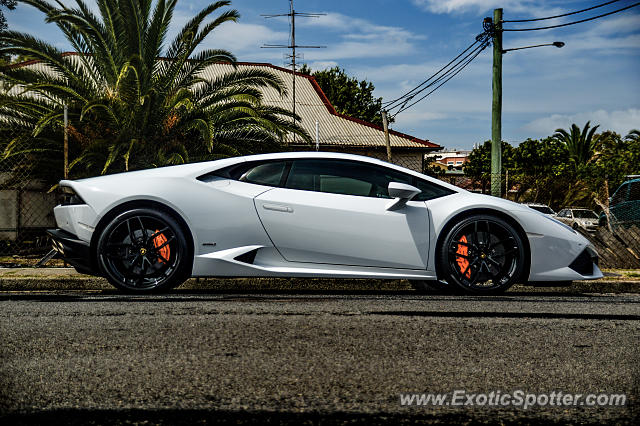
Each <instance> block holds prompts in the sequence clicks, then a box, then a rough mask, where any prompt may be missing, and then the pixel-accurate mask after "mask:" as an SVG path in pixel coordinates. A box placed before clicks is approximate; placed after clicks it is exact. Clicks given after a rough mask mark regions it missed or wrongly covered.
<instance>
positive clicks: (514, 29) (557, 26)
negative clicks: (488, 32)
mask: <svg viewBox="0 0 640 426" xmlns="http://www.w3.org/2000/svg"><path fill="white" fill-rule="evenodd" d="M638 5H640V2H638V3H634V4H632V5H630V6H627V7H623V8H622V9H618V10H614V11H613V12H608V13H603V14H602V15H598V16H594V17H592V18H587V19H582V20H580V21H575V22H568V23H566V24H559V25H550V26H548V27H538V28H504V29H503V30H502V31H537V30H548V29H551V28H560V27H566V26H569V25H575V24H581V23H583V22H588V21H593V20H594V19H598V18H603V17H605V16H609V15H613V14H614V13H618V12H622V11H624V10H627V9H631V8H632V7H636V6H638Z"/></svg>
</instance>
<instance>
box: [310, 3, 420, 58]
mask: <svg viewBox="0 0 640 426" xmlns="http://www.w3.org/2000/svg"><path fill="white" fill-rule="evenodd" d="M299 25H300V26H305V27H308V28H311V29H313V28H315V29H321V30H323V31H331V32H334V33H337V35H338V37H339V39H340V41H338V42H337V43H332V44H331V45H330V46H329V47H328V48H327V49H322V50H317V51H313V52H309V53H308V56H309V57H310V58H313V59H314V60H320V61H335V60H338V59H353V58H380V57H389V56H400V55H405V54H408V53H411V52H413V51H415V46H414V41H416V40H424V39H426V37H425V36H424V35H419V34H415V33H413V32H411V31H409V30H406V29H404V28H402V27H397V26H389V25H378V24H375V23H372V22H370V21H368V20H366V19H361V18H353V17H350V16H346V15H343V14H340V13H327V14H326V15H325V16H321V17H319V18H318V19H308V20H305V21H303V22H302V23H300V24H299Z"/></svg>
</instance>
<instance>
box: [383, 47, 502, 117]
mask: <svg viewBox="0 0 640 426" xmlns="http://www.w3.org/2000/svg"><path fill="white" fill-rule="evenodd" d="M489 44H491V43H489V42H488V41H485V42H484V43H483V44H481V45H480V46H479V48H477V49H474V51H475V54H473V53H472V55H473V56H471V58H470V59H468V60H467V61H466V62H464V63H463V64H462V66H460V67H459V68H458V69H457V70H456V71H455V72H454V73H453V74H450V76H449V77H448V78H447V79H446V80H445V81H443V82H442V83H440V84H439V85H438V86H437V87H436V88H434V89H433V90H431V91H430V92H429V93H427V94H426V95H424V96H422V97H420V98H419V99H417V100H416V101H415V102H413V103H411V104H409V105H403V106H402V108H400V109H399V110H398V111H397V112H396V113H395V114H394V116H396V115H398V114H400V113H401V112H403V111H406V110H407V109H409V108H411V107H412V106H414V105H415V104H417V103H418V102H420V101H422V100H424V99H425V98H427V97H428V96H429V95H431V94H432V93H433V92H435V91H436V90H438V89H439V88H440V87H442V86H443V85H444V84H445V83H446V82H448V81H449V80H451V79H452V78H453V77H455V76H456V75H458V74H459V73H460V71H462V70H463V69H465V68H466V67H467V65H469V64H470V63H471V62H472V61H473V60H474V59H475V58H476V57H477V56H478V55H479V54H480V53H482V51H483V50H484V49H486V48H487V46H489Z"/></svg>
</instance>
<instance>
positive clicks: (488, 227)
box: [439, 215, 527, 294]
mask: <svg viewBox="0 0 640 426" xmlns="http://www.w3.org/2000/svg"><path fill="white" fill-rule="evenodd" d="M526 255H527V253H526V248H525V244H524V242H523V241H522V238H521V237H520V234H519V233H518V232H517V231H516V229H515V228H514V227H513V226H511V225H510V224H509V223H507V222H506V221H504V220H502V219H500V218H498V217H495V216H490V215H475V216H471V217H468V218H465V219H464V220H462V221H461V222H460V223H458V224H457V225H455V226H453V227H452V228H451V229H450V230H449V232H448V233H447V235H446V237H445V239H444V240H443V244H442V246H441V247H440V253H439V271H440V275H441V276H442V278H444V279H445V280H446V281H447V282H448V283H449V284H451V285H452V286H453V287H455V288H457V289H458V290H459V291H462V292H464V293H471V294H496V293H501V292H503V291H505V290H507V289H508V288H509V287H511V286H512V285H513V284H514V283H515V282H517V281H518V280H519V279H520V277H521V275H522V274H523V273H524V270H525V260H526Z"/></svg>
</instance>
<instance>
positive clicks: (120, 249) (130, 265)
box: [97, 208, 191, 293]
mask: <svg viewBox="0 0 640 426" xmlns="http://www.w3.org/2000/svg"><path fill="white" fill-rule="evenodd" d="M97 258H98V264H99V266H100V270H101V271H102V273H103V274H104V275H105V277H106V278H107V279H108V280H109V282H110V283H111V284H113V285H114V286H115V287H117V288H119V289H121V290H125V291H130V292H137V293H151V292H159V291H163V290H168V289H170V288H173V287H177V286H178V285H180V284H181V283H182V282H183V281H184V280H185V279H187V277H188V274H189V270H190V269H189V266H190V262H191V259H189V250H188V246H187V241H186V239H185V236H184V233H183V230H182V229H181V227H180V225H179V224H178V222H177V221H176V220H175V219H174V218H173V217H172V216H171V215H169V214H167V213H165V212H162V211H159V210H154V209H145V208H140V209H133V210H129V211H126V212H124V213H121V214H119V215H118V216H116V217H115V218H114V219H113V220H112V221H111V222H110V223H109V224H108V225H107V226H106V227H105V228H104V230H103V231H102V234H101V235H100V238H99V240H98V244H97Z"/></svg>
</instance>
